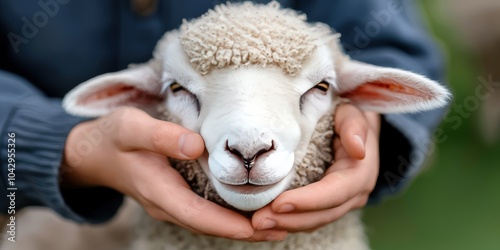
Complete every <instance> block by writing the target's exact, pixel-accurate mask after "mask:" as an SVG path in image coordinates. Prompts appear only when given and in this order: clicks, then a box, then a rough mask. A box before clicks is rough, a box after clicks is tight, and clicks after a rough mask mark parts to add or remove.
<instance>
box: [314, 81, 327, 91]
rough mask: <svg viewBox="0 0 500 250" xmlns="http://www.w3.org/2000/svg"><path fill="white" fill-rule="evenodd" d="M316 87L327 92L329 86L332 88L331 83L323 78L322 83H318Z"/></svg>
mask: <svg viewBox="0 0 500 250" xmlns="http://www.w3.org/2000/svg"><path fill="white" fill-rule="evenodd" d="M314 88H316V89H319V90H321V91H323V92H325V93H326V92H327V91H328V88H330V84H329V83H328V82H326V81H324V80H323V81H321V82H320V83H318V84H316V86H314Z"/></svg>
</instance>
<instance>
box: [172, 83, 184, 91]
mask: <svg viewBox="0 0 500 250" xmlns="http://www.w3.org/2000/svg"><path fill="white" fill-rule="evenodd" d="M170 90H172V92H173V93H176V92H179V91H181V90H184V87H182V86H181V85H180V84H178V83H177V82H173V83H172V84H170Z"/></svg>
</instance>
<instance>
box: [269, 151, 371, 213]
mask: <svg viewBox="0 0 500 250" xmlns="http://www.w3.org/2000/svg"><path fill="white" fill-rule="evenodd" d="M335 164H337V165H342V166H340V167H339V169H342V170H339V171H335V172H332V173H329V174H327V175H325V176H324V177H323V178H322V179H321V180H319V181H317V182H315V183H311V184H309V185H307V186H305V187H301V188H297V189H294V190H289V191H286V192H284V193H283V194H281V195H279V196H278V197H277V198H276V200H275V201H273V203H271V207H272V210H273V211H275V212H276V213H289V212H305V211H316V210H323V209H330V208H333V207H337V206H340V205H342V204H343V203H345V202H346V201H348V200H350V199H352V198H353V197H354V196H356V195H357V194H359V193H360V192H363V191H364V189H365V187H366V182H367V180H368V175H369V174H371V171H363V169H361V168H362V167H363V166H361V165H360V163H359V162H355V161H353V160H348V159H345V160H340V161H337V162H336V163H335ZM290 207H293V209H290Z"/></svg>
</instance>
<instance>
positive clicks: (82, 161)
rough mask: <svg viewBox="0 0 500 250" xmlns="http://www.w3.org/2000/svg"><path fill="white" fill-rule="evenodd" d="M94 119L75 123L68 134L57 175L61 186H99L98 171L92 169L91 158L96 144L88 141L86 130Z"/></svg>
mask: <svg viewBox="0 0 500 250" xmlns="http://www.w3.org/2000/svg"><path fill="white" fill-rule="evenodd" d="M95 122H96V121H95V120H92V121H86V122H82V123H80V124H78V125H76V126H75V127H74V128H73V129H72V130H71V131H70V133H69V134H68V137H67V139H66V143H65V145H64V153H63V159H62V164H61V168H60V171H59V176H60V179H61V186H62V187H93V186H99V185H100V182H99V178H96V177H97V176H96V175H97V174H99V171H94V170H93V167H94V166H95V164H93V162H92V159H94V158H95V151H98V150H99V149H98V148H97V146H98V145H95V144H92V143H91V142H90V141H89V138H88V136H86V135H88V134H89V133H88V131H91V130H92V128H93V127H94V123H95Z"/></svg>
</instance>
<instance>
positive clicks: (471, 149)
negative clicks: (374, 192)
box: [364, 0, 500, 250]
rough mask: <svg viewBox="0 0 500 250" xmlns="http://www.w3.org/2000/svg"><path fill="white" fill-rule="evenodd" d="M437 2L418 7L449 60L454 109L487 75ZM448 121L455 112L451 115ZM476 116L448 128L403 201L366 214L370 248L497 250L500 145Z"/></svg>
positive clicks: (499, 242) (446, 125)
mask: <svg viewBox="0 0 500 250" xmlns="http://www.w3.org/2000/svg"><path fill="white" fill-rule="evenodd" d="M438 2H439V1H434V0H423V1H420V5H421V10H422V11H421V12H422V14H423V15H424V19H425V20H426V21H427V24H428V26H429V29H430V31H431V32H432V33H433V34H434V36H435V37H436V39H437V40H438V41H439V42H441V43H442V46H443V49H444V51H445V54H447V57H448V59H447V61H448V83H449V85H450V88H451V89H452V91H453V94H454V100H453V105H463V104H464V102H465V100H466V98H467V97H470V96H471V95H472V96H473V95H474V90H475V88H476V87H477V86H478V84H479V80H478V77H479V76H484V77H485V78H487V76H488V75H487V74H484V73H483V72H481V70H480V68H479V65H480V63H479V58H477V57H476V56H475V55H474V54H473V53H472V52H471V50H468V49H467V47H466V46H465V44H464V42H463V40H462V39H461V38H460V36H459V35H458V31H457V30H456V29H454V28H453V26H452V25H450V23H447V22H445V21H443V20H446V18H443V15H446V14H445V13H443V12H442V11H440V10H442V6H441V7H438V6H437V4H438ZM498 14H499V15H500V13H498ZM492 25H494V24H492ZM496 28H497V29H500V27H496ZM499 46H500V44H499ZM499 67H500V65H499ZM498 96H500V95H498ZM498 108H500V107H498ZM450 115H455V116H456V115H457V113H456V112H454V111H453V109H452V110H450V113H449V114H448V116H450ZM479 117H480V109H478V110H474V111H472V112H470V117H468V118H463V119H462V121H463V123H462V124H461V126H459V127H458V128H456V127H455V128H454V127H453V125H455V124H454V123H451V122H443V123H442V124H441V126H440V128H442V129H443V130H444V133H445V134H446V136H448V137H447V138H448V139H447V140H446V141H445V142H444V143H440V144H439V143H438V144H437V150H436V152H435V153H434V154H433V155H432V156H431V157H430V158H431V160H430V162H429V164H427V166H426V167H425V169H424V170H423V172H422V173H421V174H420V175H419V177H418V178H416V179H415V181H414V182H413V183H412V184H411V185H410V186H409V187H408V188H407V189H406V190H405V191H404V192H402V193H401V194H400V195H399V196H397V197H394V198H388V199H386V200H384V201H383V202H382V203H381V204H379V205H377V206H371V207H368V208H366V209H365V212H364V213H365V215H364V221H365V223H366V224H367V227H366V228H367V234H368V236H369V238H370V243H371V246H372V248H373V249H375V250H391V249H398V250H400V249H405V250H413V249H415V250H417V249H418V250H422V249H426V250H433V249H454V250H460V249H464V250H465V249H467V250H470V249H480V250H483V249H484V250H490V249H491V250H498V249H500V143H498V142H497V143H495V144H491V143H486V142H485V141H484V140H483V138H482V137H481V135H480V133H479V131H480V127H479V120H480V118H479Z"/></svg>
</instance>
